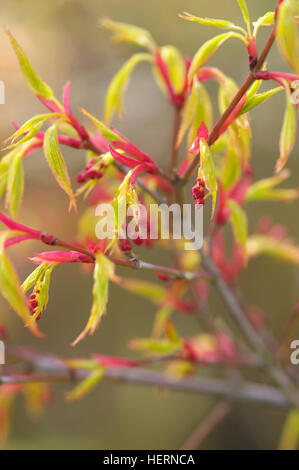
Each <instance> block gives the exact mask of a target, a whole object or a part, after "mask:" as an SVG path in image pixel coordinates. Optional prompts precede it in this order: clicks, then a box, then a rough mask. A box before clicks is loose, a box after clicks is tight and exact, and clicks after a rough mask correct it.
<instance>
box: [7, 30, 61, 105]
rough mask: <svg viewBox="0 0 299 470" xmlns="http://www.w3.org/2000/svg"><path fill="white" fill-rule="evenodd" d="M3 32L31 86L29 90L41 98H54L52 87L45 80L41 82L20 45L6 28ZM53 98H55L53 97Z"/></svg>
mask: <svg viewBox="0 0 299 470" xmlns="http://www.w3.org/2000/svg"><path fill="white" fill-rule="evenodd" d="M5 33H6V34H7V36H8V38H9V40H10V42H11V44H12V47H13V49H14V51H15V53H16V55H17V58H18V60H19V64H20V67H21V70H22V72H23V75H24V77H25V79H26V81H27V83H28V85H29V87H30V88H31V90H32V91H33V92H34V93H35V94H37V95H38V96H42V97H43V98H45V99H47V100H49V99H53V98H54V95H53V91H52V89H51V88H50V87H49V85H47V84H46V83H45V82H43V81H42V80H41V79H40V78H39V77H38V76H37V75H36V73H35V72H34V70H33V68H32V66H31V64H30V62H29V60H28V59H27V57H26V55H25V53H24V51H23V50H22V48H21V47H20V45H19V44H18V43H17V41H16V40H15V39H14V37H13V36H12V34H11V33H10V32H9V31H8V30H5ZM54 99H55V98H54Z"/></svg>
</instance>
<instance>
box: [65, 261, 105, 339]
mask: <svg viewBox="0 0 299 470" xmlns="http://www.w3.org/2000/svg"><path fill="white" fill-rule="evenodd" d="M113 277H114V264H113V263H112V262H111V261H110V260H109V259H108V258H107V257H106V256H105V255H103V253H101V252H99V253H98V254H97V256H96V262H95V268H94V273H93V281H94V284H93V289H92V295H93V305H92V309H91V314H90V317H89V319H88V322H87V325H86V327H85V328H84V330H83V331H82V333H81V334H80V335H79V336H78V338H77V339H76V340H75V341H74V342H73V344H72V346H75V345H76V344H78V343H79V342H80V341H81V340H82V339H84V338H85V336H86V335H87V333H89V334H90V335H92V334H93V333H94V332H95V330H96V329H97V327H98V326H99V324H100V321H101V318H102V316H103V315H104V314H105V313H106V306H107V302H108V289H109V279H112V278H113Z"/></svg>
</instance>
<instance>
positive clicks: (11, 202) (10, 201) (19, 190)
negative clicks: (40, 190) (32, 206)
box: [5, 152, 24, 219]
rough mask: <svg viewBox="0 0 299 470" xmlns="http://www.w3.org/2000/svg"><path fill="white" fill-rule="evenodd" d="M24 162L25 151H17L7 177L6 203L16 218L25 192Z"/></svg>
mask: <svg viewBox="0 0 299 470" xmlns="http://www.w3.org/2000/svg"><path fill="white" fill-rule="evenodd" d="M22 162H23V153H22V152H18V153H16V155H15V157H14V159H13V162H12V164H11V165H10V167H9V171H8V177H7V186H6V197H5V205H6V207H8V208H9V212H10V213H11V215H12V217H13V218H14V219H16V217H17V214H18V209H19V206H20V203H21V201H22V197H23V192H24V171H23V163H22Z"/></svg>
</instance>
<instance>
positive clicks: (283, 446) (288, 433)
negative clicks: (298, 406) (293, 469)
mask: <svg viewBox="0 0 299 470" xmlns="http://www.w3.org/2000/svg"><path fill="white" fill-rule="evenodd" d="M298 444H299V411H298V410H292V411H290V412H289V414H288V415H287V418H286V421H285V423H284V426H283V430H282V434H281V437H280V440H279V445H278V449H279V450H297V446H298Z"/></svg>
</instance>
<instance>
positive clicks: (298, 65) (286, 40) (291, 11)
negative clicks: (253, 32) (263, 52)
mask: <svg viewBox="0 0 299 470" xmlns="http://www.w3.org/2000/svg"><path fill="white" fill-rule="evenodd" d="M297 8H298V2H297V0H284V1H283V2H282V4H281V5H280V7H279V10H278V18H277V29H276V36H277V43H278V46H279V49H280V52H281V54H282V55H283V57H284V58H285V59H286V61H287V62H288V63H289V64H290V66H291V67H292V68H293V70H294V71H295V72H296V73H299V57H298V43H299V41H298V32H297V24H296V9H297Z"/></svg>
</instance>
